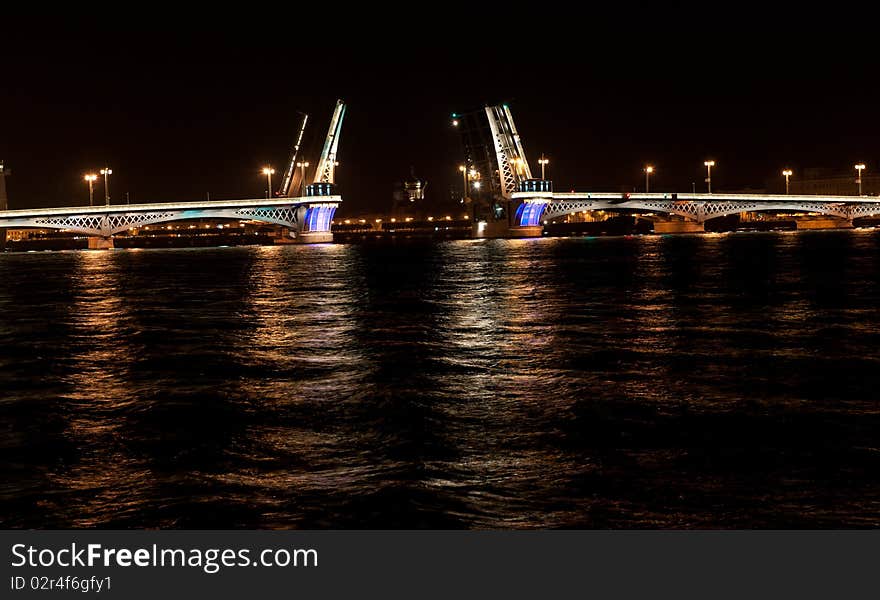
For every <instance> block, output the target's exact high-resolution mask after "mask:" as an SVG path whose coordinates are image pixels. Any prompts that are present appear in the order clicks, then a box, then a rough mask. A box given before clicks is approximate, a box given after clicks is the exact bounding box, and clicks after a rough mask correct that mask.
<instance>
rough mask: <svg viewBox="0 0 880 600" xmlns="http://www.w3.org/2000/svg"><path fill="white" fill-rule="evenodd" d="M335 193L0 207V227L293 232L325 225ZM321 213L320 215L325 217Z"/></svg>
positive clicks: (101, 232) (103, 233)
mask: <svg viewBox="0 0 880 600" xmlns="http://www.w3.org/2000/svg"><path fill="white" fill-rule="evenodd" d="M341 201H342V198H340V197H339V196H321V197H304V198H278V199H276V200H275V201H269V200H265V199H260V200H230V201H215V202H201V203H178V204H140V205H130V206H116V207H95V208H92V207H82V208H54V209H36V210H7V211H0V228H7V229H17V228H22V229H23V228H36V229H59V230H63V231H70V232H73V233H81V234H85V235H89V236H100V237H110V236H113V235H115V234H118V233H122V232H124V231H129V230H132V229H138V228H141V227H145V226H148V225H153V224H156V223H165V222H169V221H181V220H188V219H231V220H248V221H258V222H261V223H269V224H273V225H281V226H283V227H287V228H288V229H291V230H294V231H298V232H308V231H329V230H330V219H332V215H333V212H334V211H335V209H336V207H337V206H338V205H339V203H340V202H341ZM325 217H326V218H325Z"/></svg>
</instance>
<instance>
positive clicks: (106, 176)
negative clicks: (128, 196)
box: [101, 167, 113, 206]
mask: <svg viewBox="0 0 880 600" xmlns="http://www.w3.org/2000/svg"><path fill="white" fill-rule="evenodd" d="M112 174H113V169H111V168H110V167H104V168H103V169H101V175H103V176H104V202H106V203H107V206H110V176H111V175H112Z"/></svg>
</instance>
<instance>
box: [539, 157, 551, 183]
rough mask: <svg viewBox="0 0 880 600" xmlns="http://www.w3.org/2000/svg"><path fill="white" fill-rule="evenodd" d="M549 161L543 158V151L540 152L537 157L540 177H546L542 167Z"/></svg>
mask: <svg viewBox="0 0 880 600" xmlns="http://www.w3.org/2000/svg"><path fill="white" fill-rule="evenodd" d="M549 162H550V161H549V160H547V159H546V158H544V153H543V152H542V153H541V158H539V159H538V164H539V165H541V179H546V177H545V176H544V167H546V166H547V164H548V163H549Z"/></svg>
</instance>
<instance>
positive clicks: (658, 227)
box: [654, 221, 706, 233]
mask: <svg viewBox="0 0 880 600" xmlns="http://www.w3.org/2000/svg"><path fill="white" fill-rule="evenodd" d="M703 231H706V228H705V227H704V226H703V224H702V223H698V222H696V221H654V233H699V232H703Z"/></svg>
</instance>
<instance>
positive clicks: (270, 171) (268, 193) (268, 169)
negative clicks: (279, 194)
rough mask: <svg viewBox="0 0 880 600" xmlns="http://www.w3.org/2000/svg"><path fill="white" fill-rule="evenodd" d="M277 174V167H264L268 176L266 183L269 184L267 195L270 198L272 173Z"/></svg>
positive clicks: (264, 172) (264, 171) (264, 173)
mask: <svg viewBox="0 0 880 600" xmlns="http://www.w3.org/2000/svg"><path fill="white" fill-rule="evenodd" d="M274 174H275V169H273V168H272V167H263V175H265V176H266V184H267V185H268V186H269V187H268V189H267V191H266V197H267V198H270V197H271V196H272V175H274Z"/></svg>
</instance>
